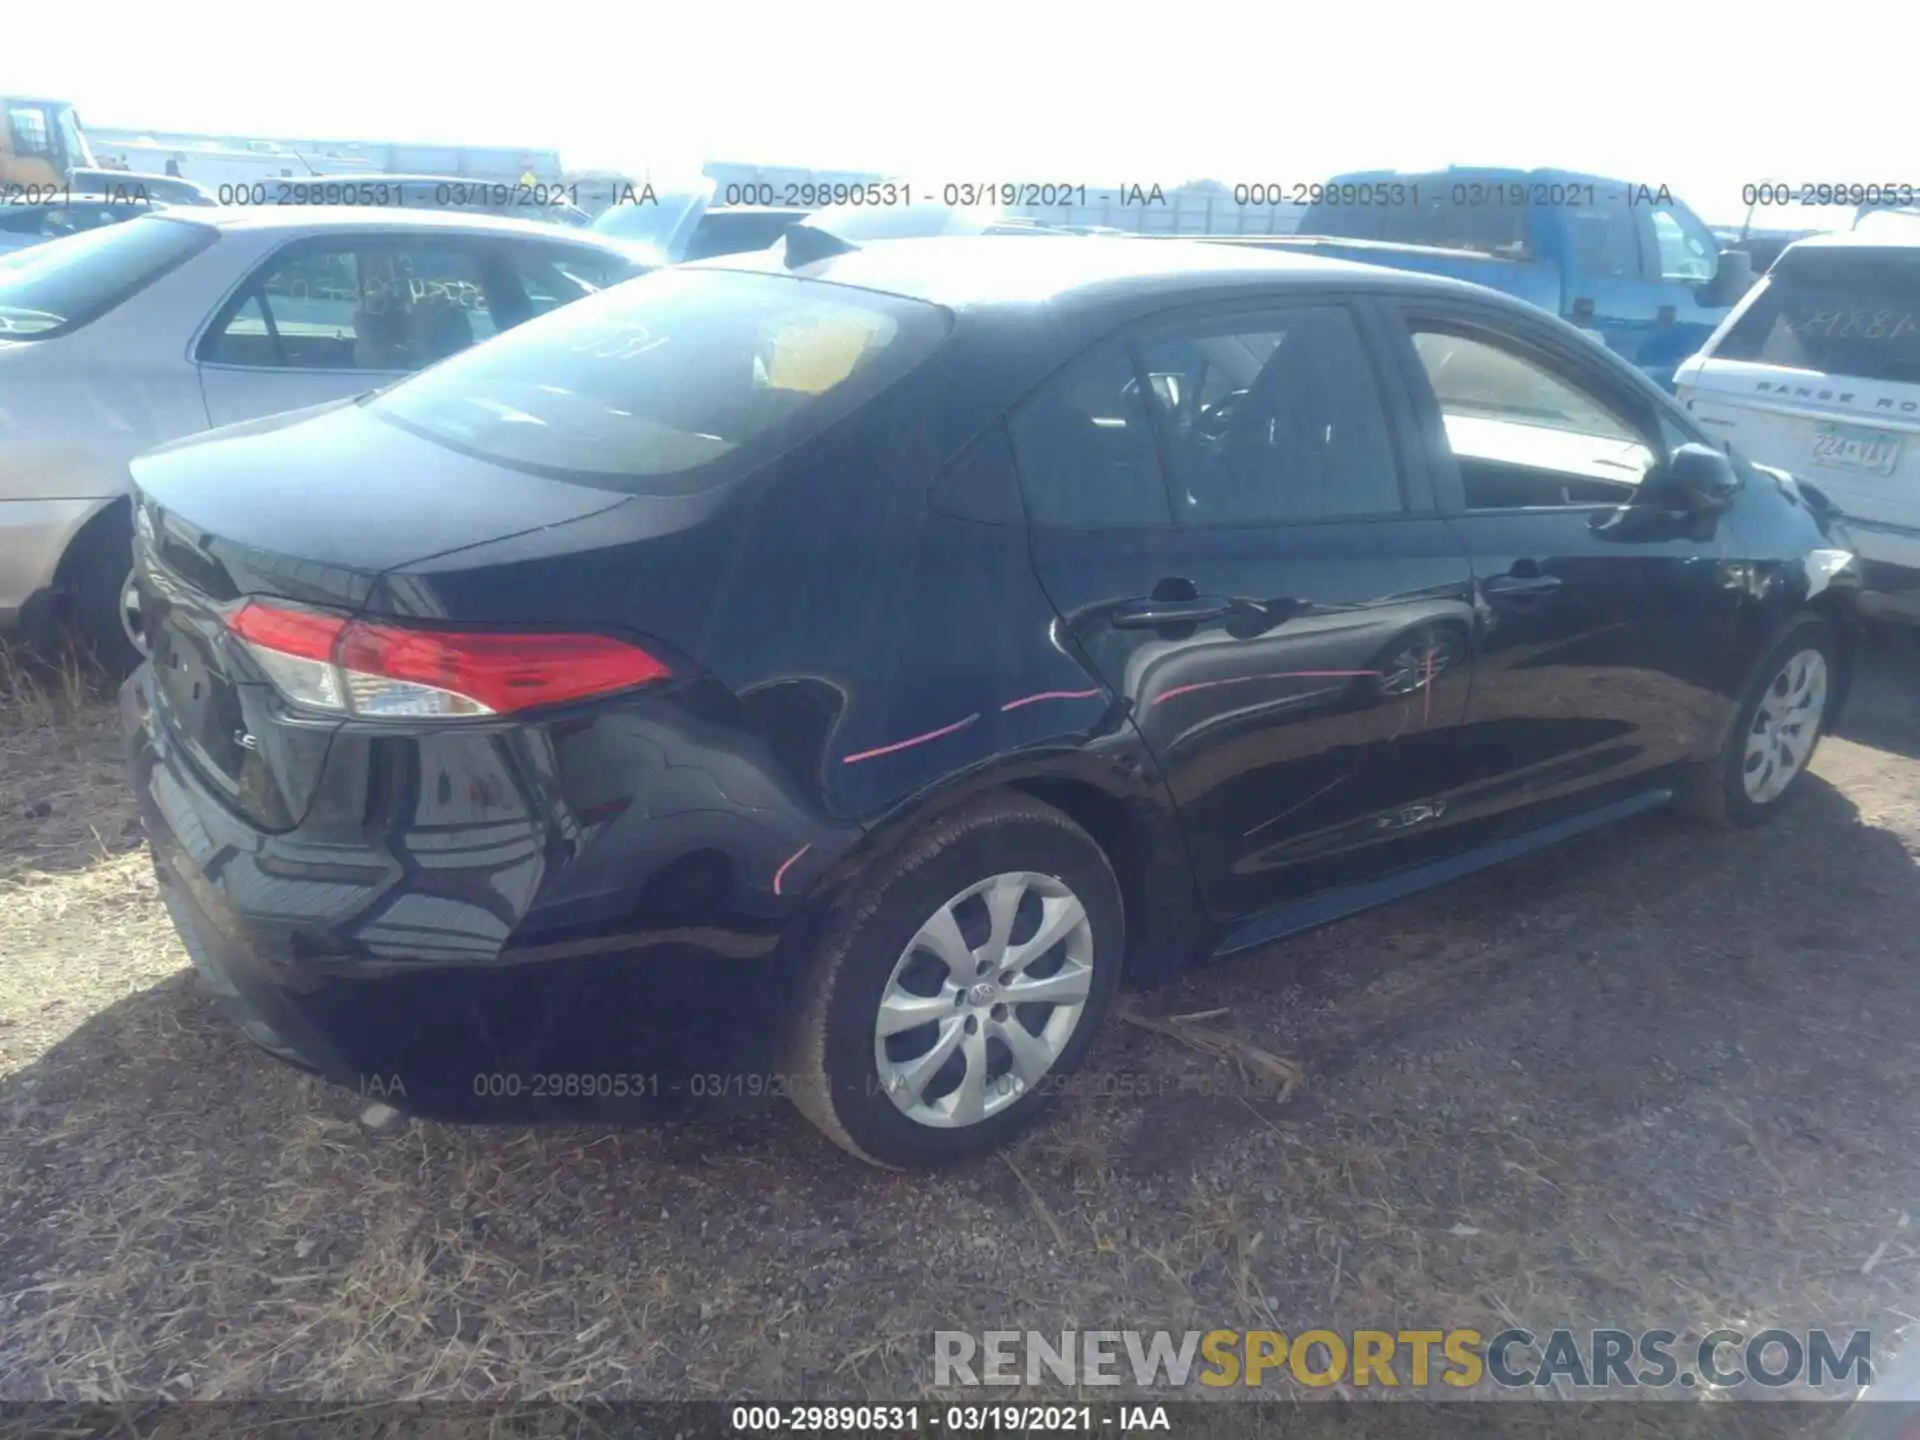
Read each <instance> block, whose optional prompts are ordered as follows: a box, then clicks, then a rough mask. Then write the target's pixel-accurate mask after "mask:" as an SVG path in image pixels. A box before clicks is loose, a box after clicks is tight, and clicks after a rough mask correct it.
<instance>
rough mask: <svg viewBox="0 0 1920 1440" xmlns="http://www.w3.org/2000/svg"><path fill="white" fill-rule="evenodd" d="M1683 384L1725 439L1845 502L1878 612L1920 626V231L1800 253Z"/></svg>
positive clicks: (1878, 229) (1852, 238)
mask: <svg viewBox="0 0 1920 1440" xmlns="http://www.w3.org/2000/svg"><path fill="white" fill-rule="evenodd" d="M1675 379H1676V381H1677V384H1678V388H1679V393H1680V399H1681V400H1682V401H1683V402H1684V403H1685V404H1686V406H1687V408H1688V409H1689V410H1691V411H1692V412H1693V413H1694V416H1695V417H1696V418H1697V419H1698V420H1699V421H1700V422H1701V423H1702V424H1703V425H1705V426H1707V427H1708V428H1709V429H1710V430H1711V431H1712V432H1713V433H1714V434H1716V435H1718V436H1719V437H1720V438H1721V439H1722V440H1723V441H1725V442H1727V443H1730V444H1731V445H1732V446H1733V447H1734V448H1735V449H1737V450H1739V451H1740V452H1741V453H1742V454H1743V455H1745V456H1746V457H1747V458H1748V459H1750V460H1756V461H1759V462H1760V463H1761V464H1765V465H1772V466H1776V467H1778V468H1779V469H1782V470H1787V471H1791V472H1792V473H1793V474H1794V475H1795V476H1796V477H1797V478H1799V479H1801V480H1803V481H1806V482H1809V483H1810V484H1811V485H1813V486H1814V487H1815V488H1817V489H1818V490H1820V491H1821V492H1822V493H1823V494H1825V495H1826V496H1827V497H1828V498H1829V499H1830V500H1832V502H1833V503H1834V504H1835V505H1836V506H1838V507H1839V509H1840V511H1841V512H1842V514H1843V515H1844V516H1845V523H1846V528H1847V533H1848V534H1849V535H1850V536H1851V537H1852V541H1853V544H1854V547H1855V549H1856V550H1857V551H1858V553H1859V555H1860V558H1861V560H1862V561H1863V562H1864V568H1865V570H1866V579H1867V583H1868V585H1869V586H1870V587H1871V588H1872V589H1873V590H1874V591H1876V592H1877V594H1876V595H1875V596H1873V597H1872V599H1873V601H1874V602H1875V604H1874V608H1875V609H1876V610H1878V611H1879V613H1881V614H1883V615H1887V616H1889V617H1895V616H1898V617H1902V618H1910V619H1915V620H1920V222H1911V223H1906V224H1901V225H1893V224H1888V225H1885V226H1879V225H1875V226H1863V227H1861V228H1860V229H1856V230H1852V231H1845V232H1841V233H1838V234H1832V235H1816V236H1813V237H1811V238H1809V239H1806V240H1801V241H1799V242H1797V243H1795V244H1793V245H1790V246H1788V247H1787V249H1786V250H1785V251H1784V252H1782V254H1781V256H1780V258H1779V259H1778V260H1777V261H1775V262H1774V264H1773V267H1772V269H1770V270H1769V271H1768V273H1767V275H1766V278H1765V279H1763V280H1762V281H1761V282H1760V283H1759V284H1758V285H1756V286H1754V287H1753V289H1752V290H1750V291H1749V292H1748V293H1747V295H1746V297H1745V298H1744V299H1743V300H1742V301H1741V302H1740V303H1739V304H1738V305H1736V306H1735V307H1734V309H1733V311H1732V313H1731V314H1729V315H1728V316H1727V318H1726V320H1725V321H1724V322H1722V324H1721V325H1720V328H1719V329H1718V330H1716V331H1715V332H1714V333H1713V336H1712V338H1711V339H1709V340H1708V341H1707V343H1706V346H1705V347H1704V348H1703V349H1702V350H1701V351H1700V353H1699V354H1698V355H1695V356H1694V357H1693V358H1692V359H1691V360H1689V361H1687V362H1686V363H1685V364H1684V365H1682V366H1681V367H1680V369H1679V372H1678V373H1677V375H1676V376H1675Z"/></svg>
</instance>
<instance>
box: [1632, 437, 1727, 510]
mask: <svg viewBox="0 0 1920 1440" xmlns="http://www.w3.org/2000/svg"><path fill="white" fill-rule="evenodd" d="M1740 483H1741V482H1740V476H1739V474H1738V473H1737V472H1736V471H1735V470H1734V468H1733V462H1732V461H1730V460H1729V459H1727V457H1726V456H1725V455H1724V454H1722V453H1721V452H1720V451H1718V450H1716V449H1714V448H1713V447H1712V446H1711V445H1701V444H1699V443H1697V442H1693V441H1689V442H1688V443H1687V444H1685V445H1677V446H1675V447H1674V451H1673V453H1672V454H1671V455H1669V456H1668V457H1667V463H1666V466H1665V467H1664V468H1663V469H1662V470H1661V471H1659V472H1658V474H1657V475H1656V476H1655V477H1654V480H1653V484H1652V491H1653V499H1654V501H1655V503H1656V504H1661V505H1669V506H1671V507H1672V508H1674V509H1676V510H1684V511H1686V512H1687V513H1688V514H1691V515H1718V514H1719V513H1720V512H1721V511H1722V510H1725V509H1726V508H1727V506H1729V505H1731V504H1732V503H1733V497H1734V495H1735V494H1736V493H1737V492H1738V491H1739V489H1740Z"/></svg>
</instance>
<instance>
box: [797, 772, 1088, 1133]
mask: <svg viewBox="0 0 1920 1440" xmlns="http://www.w3.org/2000/svg"><path fill="white" fill-rule="evenodd" d="M1124 948H1125V922H1124V919H1123V916H1122V907H1121V899H1120V887H1119V883H1118V882H1117V881H1116V880H1115V879H1114V874H1113V869H1112V867H1111V866H1110V865H1109V864H1108V863H1107V858H1106V856H1105V855H1104V854H1103V853H1102V852H1101V850H1100V847H1099V846H1098V845H1096V844H1095V843H1094V842H1093V840H1092V838H1091V837H1089V836H1088V835H1087V833H1086V832H1085V831H1084V830H1082V829H1081V828H1080V827H1079V826H1077V825H1075V824H1074V823H1073V821H1072V820H1070V819H1068V818H1067V817H1066V816H1065V815H1063V814H1061V813H1060V812H1059V811H1058V810H1055V809H1053V808H1052V807H1051V806H1048V805H1043V804H1041V803H1040V802H1039V801H1036V800H1031V799H1028V798H1026V797H1025V796H1019V795H1004V796H995V797H992V798H990V799H988V800H984V801H981V802H977V803H975V804H973V805H970V806H967V807H966V808H964V809H962V810H960V811H957V812H956V813H954V814H953V815H951V816H946V817H942V818H941V819H940V820H938V821H936V822H934V823H933V824H932V825H931V826H929V827H928V828H927V829H926V830H925V831H923V832H922V833H921V834H920V835H919V836H918V837H916V838H915V839H914V840H913V841H912V842H911V843H910V844H909V845H908V846H907V848H906V850H905V851H904V852H903V853H902V854H901V855H900V856H899V857H898V858H897V859H894V860H892V861H890V862H888V863H887V864H886V865H885V866H884V868H883V869H881V870H880V871H879V872H878V873H876V874H875V875H874V876H873V878H872V879H870V880H869V881H868V882H867V883H866V884H865V885H864V886H863V887H862V889H861V891H860V893H859V895H858V896H857V897H856V898H855V900H854V901H853V902H852V903H851V904H850V905H849V907H848V913H847V917H846V919H845V920H844V921H843V922H842V923H841V924H840V925H838V926H837V927H836V928H835V930H834V931H833V933H832V934H831V935H830V936H829V938H828V940H827V942H826V944H825V945H824V946H823V947H822V949H821V952H820V955H819V956H818V958H817V960H816V962H815V965H814V968H813V971H812V972H811V975H810V977H809V983H808V987H807V990H806V994H805V997H804V1003H803V1006H802V1009H801V1011H800V1013H799V1015H798V1016H796V1017H795V1027H794V1032H793V1036H792V1045H791V1047H790V1053H791V1055H792V1069H793V1071H794V1101H795V1103H796V1104H797V1105H798V1106H799V1108H800V1110H801V1112H802V1113H803V1114H804V1115H806V1116H807V1118H808V1119H810V1120H812V1121H813V1122H814V1124H816V1125H818V1126H819V1127H820V1129H821V1130H823V1131H824V1132H825V1133H826V1134H827V1135H828V1137H829V1138H831V1139H832V1140H833V1141H834V1142H835V1143H836V1144H838V1145H840V1146H842V1147H843V1148H845V1149H847V1150H849V1151H851V1152H852V1153H854V1154H855V1155H858V1156H860V1157H861V1158H862V1159H865V1160H870V1161H873V1162H875V1163H877V1164H881V1165H890V1166H909V1165H929V1164H938V1163H940V1162H942V1161H947V1160H955V1159H959V1158H961V1157H963V1156H967V1155H973V1154H977V1153H979V1152H981V1151H984V1150H988V1149H991V1148H992V1147H994V1146H996V1145H999V1144H1002V1143H1004V1142H1005V1141H1007V1140H1009V1139H1011V1138H1012V1137H1013V1136H1014V1135H1016V1134H1018V1133H1019V1132H1020V1131H1021V1130H1024V1129H1025V1128H1026V1127H1027V1126H1028V1125H1030V1124H1032V1123H1033V1121H1034V1120H1036V1119H1037V1118H1038V1117H1039V1115H1040V1113H1041V1111H1042V1110H1044V1108H1045V1107H1046V1105H1047V1103H1048V1101H1049V1099H1050V1098H1051V1093H1052V1092H1053V1091H1054V1090H1055V1089H1057V1088H1058V1087H1059V1085H1060V1082H1061V1081H1062V1080H1064V1079H1065V1077H1067V1076H1069V1075H1071V1074H1072V1073H1073V1072H1074V1071H1075V1070H1077V1069H1078V1068H1079V1066H1080V1064H1081V1062H1082V1061H1083V1060H1084V1059H1085V1058H1086V1054H1087V1051H1088V1049H1089V1048H1090V1047H1091V1046H1092V1044H1093V1039H1094V1035H1095V1032H1096V1031H1097V1030H1098V1029H1099V1027H1100V1022H1101V1020H1102V1019H1103V1018H1104V1016H1105V1014H1106V1011H1107V1008H1108V1006H1109V1004H1110V1003H1111V1001H1112V998H1113V993H1114V990H1115V989H1116V987H1117V985H1118V983H1119V977H1120V961H1121V955H1122V953H1123V951H1124Z"/></svg>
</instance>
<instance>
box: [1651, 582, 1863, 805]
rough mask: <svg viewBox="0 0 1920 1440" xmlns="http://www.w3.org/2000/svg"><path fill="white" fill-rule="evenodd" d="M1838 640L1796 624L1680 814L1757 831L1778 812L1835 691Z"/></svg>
mask: <svg viewBox="0 0 1920 1440" xmlns="http://www.w3.org/2000/svg"><path fill="white" fill-rule="evenodd" d="M1834 677H1835V671H1834V646H1833V633H1832V631H1830V630H1829V629H1828V628H1827V625H1826V622H1824V621H1822V620H1814V619H1808V620H1805V621H1802V622H1801V623H1800V624H1797V625H1795V626H1794V627H1793V629H1792V630H1790V631H1789V632H1788V633H1787V634H1786V635H1785V636H1784V637H1783V638H1782V639H1781V640H1780V641H1779V643H1778V644H1776V645H1775V646H1774V648H1773V649H1772V651H1771V652H1769V653H1768V655H1767V658H1766V659H1765V660H1764V661H1763V662H1762V663H1761V665H1760V667H1759V671H1758V673H1757V674H1756V676H1755V679H1754V682H1753V684H1752V686H1751V687H1749V689H1748V691H1747V693H1746V695H1745V696H1743V697H1742V699H1741V702H1740V709H1739V711H1738V713H1737V714H1736V715H1735V717H1734V723H1733V725H1732V727H1731V728H1730V729H1729V730H1728V732H1727V739H1726V743H1725V744H1724V745H1723V746H1722V747H1721V751H1720V754H1719V756H1718V757H1717V758H1715V759H1714V760H1711V761H1708V762H1706V763H1705V764H1703V765H1701V766H1700V767H1699V768H1698V769H1697V770H1695V772H1694V773H1693V774H1691V775H1689V776H1688V777H1687V781H1686V783H1685V785H1684V787H1683V789H1682V792H1681V795H1680V802H1681V806H1682V808H1683V809H1685V810H1686V811H1687V812H1688V813H1689V814H1691V815H1693V816H1694V817H1695V818H1697V819H1701V820H1705V821H1707V822H1708V823H1710V824H1716V825H1729V826H1741V827H1745V826H1750V825H1758V824H1760V823H1762V822H1763V821H1765V820H1768V819H1770V818H1771V817H1772V816H1773V815H1774V814H1775V813H1776V812H1777V811H1778V810H1779V808H1780V806H1781V804H1782V803H1783V802H1784V801H1785V800H1786V798H1787V796H1788V795H1790V794H1791V793H1792V792H1793V791H1794V789H1796V788H1797V787H1798V786H1799V784H1800V779H1801V777H1802V776H1803V775H1805V774H1806V771H1807V765H1808V764H1809V762H1811V761H1812V759H1813V752H1814V747H1815V746H1817V745H1818V744H1819V743H1820V732H1821V727H1822V726H1823V725H1824V724H1825V722H1826V718H1827V709H1828V704H1829V699H1830V697H1831V695H1832V693H1833V685H1834Z"/></svg>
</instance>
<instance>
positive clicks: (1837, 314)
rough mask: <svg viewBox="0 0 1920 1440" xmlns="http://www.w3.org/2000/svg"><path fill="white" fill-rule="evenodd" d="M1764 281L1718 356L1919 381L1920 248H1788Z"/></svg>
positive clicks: (1870, 377) (1860, 377)
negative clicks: (1762, 286)
mask: <svg viewBox="0 0 1920 1440" xmlns="http://www.w3.org/2000/svg"><path fill="white" fill-rule="evenodd" d="M1765 285H1766V288H1765V289H1763V290H1762V291H1761V292H1760V293H1759V294H1757V295H1755V296H1754V297H1753V303H1752V304H1750V305H1749V306H1748V307H1747V308H1746V310H1745V311H1744V312H1742V314H1741V315H1740V318H1739V319H1737V320H1735V321H1734V322H1733V324H1732V326H1731V327H1729V328H1728V330H1727V333H1726V334H1725V335H1724V336H1722V337H1721V339H1720V343H1719V344H1718V345H1716V346H1715V347H1714V354H1715V355H1717V356H1719V357H1720V358H1721V359H1724V360H1751V361H1755V362H1758V363H1759V364H1762V365H1783V366H1789V367H1791V368H1793V369H1796V370H1815V371H1818V372H1820V373H1821V374H1823V375H1844V376H1846V377H1848V378H1850V379H1854V380H1891V381H1898V382H1904V383H1907V384H1912V383H1915V382H1920V247H1912V246H1907V247H1901V248H1897V249H1896V248H1892V247H1889V248H1887V249H1885V250H1880V249H1865V248H1855V247H1852V246H1848V247H1840V246H1834V247H1832V248H1827V247H1824V246H1815V247H1812V248H1808V249H1801V250H1790V251H1788V252H1787V253H1786V254H1784V255H1782V256H1781V257H1780V259H1779V260H1778V261H1777V262H1776V263H1775V265H1774V267H1773V271H1772V273H1771V274H1769V275H1768V276H1767V279H1766V282H1765Z"/></svg>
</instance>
